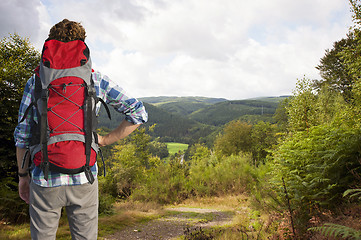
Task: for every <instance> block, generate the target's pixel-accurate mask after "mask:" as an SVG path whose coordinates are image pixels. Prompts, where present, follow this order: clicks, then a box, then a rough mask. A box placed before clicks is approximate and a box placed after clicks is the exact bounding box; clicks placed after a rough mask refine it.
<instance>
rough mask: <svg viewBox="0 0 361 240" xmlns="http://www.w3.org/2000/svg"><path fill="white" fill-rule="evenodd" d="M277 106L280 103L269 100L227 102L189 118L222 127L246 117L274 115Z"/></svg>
mask: <svg viewBox="0 0 361 240" xmlns="http://www.w3.org/2000/svg"><path fill="white" fill-rule="evenodd" d="M279 100H280V99H279ZM277 106H278V102H274V101H269V100H267V101H266V100H251V99H250V100H239V101H226V102H220V103H216V104H214V105H211V106H209V107H206V108H203V109H200V110H198V111H196V112H193V113H192V114H190V115H189V117H190V118H191V119H193V120H196V121H198V122H201V123H204V124H208V125H214V126H222V125H224V124H226V123H228V122H230V121H232V120H235V119H238V118H239V117H241V116H244V115H267V114H271V115H272V114H274V113H275V111H276V108H277Z"/></svg>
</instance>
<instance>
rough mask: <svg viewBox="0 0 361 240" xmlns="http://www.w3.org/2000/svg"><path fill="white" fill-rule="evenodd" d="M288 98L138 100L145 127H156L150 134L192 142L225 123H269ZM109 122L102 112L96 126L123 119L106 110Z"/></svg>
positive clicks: (150, 98)
mask: <svg viewBox="0 0 361 240" xmlns="http://www.w3.org/2000/svg"><path fill="white" fill-rule="evenodd" d="M287 97H288V96H283V97H262V98H255V99H246V100H232V101H229V100H226V99H223V98H206V97H147V98H141V99H140V100H142V101H143V103H144V105H145V108H146V109H147V112H148V115H149V121H148V122H147V123H146V124H145V126H151V125H153V124H156V126H155V128H154V131H153V132H152V133H150V134H151V135H152V136H154V137H160V138H161V140H162V141H177V142H183V143H192V142H195V141H198V139H200V138H202V139H206V138H207V136H209V135H210V134H212V133H214V132H215V131H219V129H220V128H221V127H222V126H223V125H224V124H226V123H228V122H230V121H232V120H235V119H241V120H244V121H249V122H257V121H259V120H263V121H272V115H273V114H274V113H275V111H276V108H277V107H278V103H279V102H280V101H282V100H284V99H285V98H287ZM110 110H111V112H112V121H109V120H108V119H107V116H106V113H105V110H104V109H101V112H100V116H99V127H107V128H110V129H113V128H115V127H117V126H118V124H119V123H120V122H121V121H122V119H123V116H122V115H121V114H118V113H116V112H115V110H114V109H112V108H111V109H110Z"/></svg>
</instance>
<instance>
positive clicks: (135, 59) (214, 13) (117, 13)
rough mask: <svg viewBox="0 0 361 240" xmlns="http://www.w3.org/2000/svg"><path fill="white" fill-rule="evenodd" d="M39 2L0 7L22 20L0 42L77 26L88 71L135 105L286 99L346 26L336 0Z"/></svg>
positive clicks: (343, 6)
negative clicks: (155, 99)
mask: <svg viewBox="0 0 361 240" xmlns="http://www.w3.org/2000/svg"><path fill="white" fill-rule="evenodd" d="M20 2H21V3H23V2H27V3H28V2H29V5H27V6H26V8H25V7H22V5H20V4H19V3H20ZM30 2H31V3H30ZM42 3H43V4H42ZM42 3H41V2H39V0H29V1H28V0H22V1H21V0H16V1H12V0H5V2H4V1H3V2H2V3H0V6H1V10H2V12H4V14H6V13H8V15H9V16H10V17H11V16H12V15H11V14H10V13H14V12H16V13H17V14H19V12H21V13H22V12H25V15H24V17H23V18H19V19H17V18H15V17H11V21H9V24H8V25H9V27H8V28H7V27H5V25H4V24H3V25H0V26H1V32H0V33H1V34H2V36H3V35H4V34H5V35H6V31H8V29H10V30H11V29H21V30H20V33H21V34H30V35H31V37H32V38H34V39H41V38H45V37H46V35H45V34H44V33H45V32H46V33H47V32H48V29H49V28H50V26H51V25H52V24H54V23H56V22H58V21H60V20H62V19H63V18H68V19H71V20H75V21H80V22H82V24H83V25H84V27H85V28H86V30H87V36H88V38H87V42H88V45H89V46H90V47H91V50H92V56H93V62H94V63H95V64H94V66H95V67H96V68H98V69H100V70H101V71H102V72H104V73H105V74H107V75H109V76H110V77H111V78H112V79H114V80H116V81H118V82H119V83H120V85H121V86H123V87H124V88H125V89H128V90H130V91H131V92H132V93H134V95H136V96H157V95H178V96H189V95H201V96H208V97H224V98H228V99H242V98H248V97H257V96H269V95H283V94H290V93H291V92H292V90H293V88H294V86H295V82H296V80H297V78H302V77H303V76H304V75H306V76H307V77H310V78H318V77H319V76H318V72H317V70H316V69H315V66H316V65H317V64H318V63H319V59H320V58H321V57H322V56H323V54H324V51H325V49H327V48H331V47H332V43H333V42H335V41H337V40H340V39H341V38H342V37H345V34H346V33H347V31H348V27H349V25H350V24H351V20H350V19H351V17H350V16H351V14H350V12H349V6H348V3H347V1H344V0H295V1H289V0H273V1H268V0H252V1H251V0H249V1H239V0H212V1H209V0H180V1H162V0H136V1H134V0H132V1H131V0H124V1H116V0H106V1H100V0H87V1H75V0H63V1H55V0H46V1H45V0H44V1H42ZM12 8H14V10H12ZM25 10H26V11H25ZM11 11H12V12H11ZM29 14H31V15H34V16H36V17H34V18H32V19H30V18H29ZM0 16H1V15H0ZM6 16H7V15H6ZM0 18H1V17H0ZM5 18H6V17H5V16H3V19H5ZM29 19H30V20H29ZM0 20H1V19H0ZM30 26H31V27H30ZM45 29H46V31H45ZM36 41H37V40H36Z"/></svg>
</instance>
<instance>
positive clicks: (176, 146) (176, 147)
mask: <svg viewBox="0 0 361 240" xmlns="http://www.w3.org/2000/svg"><path fill="white" fill-rule="evenodd" d="M166 144H167V148H168V151H169V154H171V155H172V154H175V153H178V152H179V151H181V152H182V151H185V150H187V149H188V144H185V143H174V142H168V143H166Z"/></svg>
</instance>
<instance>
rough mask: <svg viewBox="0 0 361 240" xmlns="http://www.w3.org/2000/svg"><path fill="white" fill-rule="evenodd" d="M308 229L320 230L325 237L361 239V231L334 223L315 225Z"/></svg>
mask: <svg viewBox="0 0 361 240" xmlns="http://www.w3.org/2000/svg"><path fill="white" fill-rule="evenodd" d="M308 230H309V231H316V232H320V233H321V234H322V235H323V236H325V237H337V238H342V239H354V240H357V239H361V231H358V230H356V229H353V228H350V227H346V226H342V225H338V224H333V223H325V224H324V225H323V226H321V227H313V228H309V229H308Z"/></svg>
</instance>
